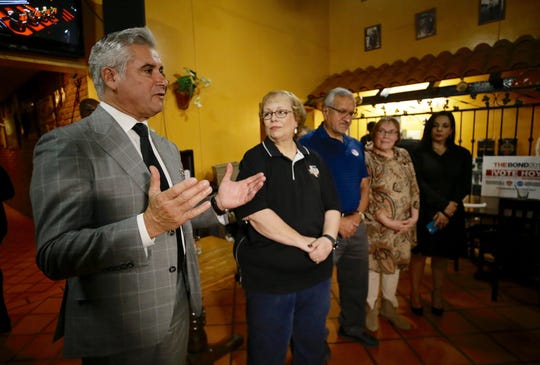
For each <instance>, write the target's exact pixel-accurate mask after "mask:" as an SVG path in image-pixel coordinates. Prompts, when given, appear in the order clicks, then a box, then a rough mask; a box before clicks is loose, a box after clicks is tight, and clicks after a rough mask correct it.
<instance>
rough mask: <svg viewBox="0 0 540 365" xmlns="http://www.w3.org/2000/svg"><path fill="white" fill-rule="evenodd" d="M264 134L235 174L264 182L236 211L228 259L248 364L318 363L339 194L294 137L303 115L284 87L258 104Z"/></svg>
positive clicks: (322, 349)
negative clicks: (259, 176)
mask: <svg viewBox="0 0 540 365" xmlns="http://www.w3.org/2000/svg"><path fill="white" fill-rule="evenodd" d="M259 117H260V120H261V122H262V123H263V124H264V127H265V131H266V135H267V137H266V138H265V140H264V141H263V142H262V143H261V144H259V145H257V146H255V147H253V148H252V149H250V150H249V151H247V152H246V154H245V155H244V158H243V159H242V161H241V163H240V172H239V175H238V179H242V178H243V177H244V176H251V175H253V174H254V173H256V172H264V174H265V176H266V183H265V186H263V188H262V189H261V190H260V191H259V192H258V193H257V195H256V196H255V198H254V199H253V200H252V201H250V202H249V203H247V204H246V205H244V206H242V207H239V208H237V209H236V216H237V217H238V218H240V219H242V221H243V223H242V226H243V227H242V228H243V229H242V230H243V231H244V232H245V239H244V240H241V241H240V243H239V244H238V245H237V248H236V252H235V256H236V259H237V262H238V266H239V270H240V273H241V281H242V285H243V287H244V290H245V294H246V303H247V306H246V318H247V325H248V351H247V353H248V361H247V363H248V364H250V365H257V364H280V365H282V364H284V363H285V358H286V354H287V349H288V346H289V344H292V348H293V356H294V358H295V359H294V362H295V363H298V364H324V363H325V357H326V355H327V353H326V346H325V340H326V316H327V314H328V310H329V307H330V281H331V276H332V249H333V247H334V246H335V244H336V237H337V233H338V228H339V221H340V206H339V199H338V196H337V193H336V190H335V187H334V183H333V180H332V177H331V175H330V173H329V172H328V170H327V169H326V166H325V165H324V163H323V162H322V160H321V159H320V158H319V157H318V155H316V154H314V153H313V152H311V151H310V150H308V149H307V148H305V147H302V146H300V145H298V144H297V143H296V142H295V140H294V138H293V137H294V135H295V129H296V128H298V127H300V126H301V125H302V124H303V122H304V120H305V117H306V111H305V109H304V107H303V105H302V103H301V101H300V100H299V99H298V98H297V97H296V96H295V95H294V94H292V93H290V92H288V91H272V92H270V93H268V94H267V95H265V96H264V98H263V99H262V102H261V104H260V110H259Z"/></svg>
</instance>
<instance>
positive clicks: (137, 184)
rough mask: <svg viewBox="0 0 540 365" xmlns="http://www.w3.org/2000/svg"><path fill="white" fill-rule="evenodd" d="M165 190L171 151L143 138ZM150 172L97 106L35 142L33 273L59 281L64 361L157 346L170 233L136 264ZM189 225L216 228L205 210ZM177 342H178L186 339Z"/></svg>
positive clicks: (173, 275)
mask: <svg viewBox="0 0 540 365" xmlns="http://www.w3.org/2000/svg"><path fill="white" fill-rule="evenodd" d="M151 138H152V140H153V142H154V145H155V146H156V148H157V149H158V151H159V153H160V155H161V157H162V159H163V162H164V164H165V165H166V167H167V170H168V171H169V174H170V176H171V179H172V181H173V183H177V182H179V181H181V180H182V179H183V176H182V174H181V168H182V165H181V160H180V154H179V151H178V148H177V147H176V146H175V145H174V144H173V143H171V142H169V141H168V140H166V139H165V138H162V137H160V136H158V135H157V134H155V133H153V132H151ZM149 181H150V173H149V171H148V169H147V167H146V165H145V164H144V162H143V160H142V158H141V157H140V155H139V154H138V153H137V151H136V149H135V148H134V146H133V144H132V142H131V141H130V139H129V137H128V136H127V135H126V134H125V133H124V131H123V130H122V129H121V128H120V126H119V125H118V123H117V122H115V121H114V119H113V118H112V117H111V116H110V115H109V114H108V113H107V112H106V111H105V110H104V109H103V108H101V107H98V109H96V110H95V111H94V113H92V114H91V115H90V116H89V117H87V118H85V119H82V120H81V121H78V122H76V123H74V124H71V125H69V126H65V127H62V128H57V129H55V130H53V131H51V132H49V133H47V134H45V135H44V136H43V137H42V138H41V139H40V140H39V141H38V143H37V145H36V147H35V151H34V168H33V174H32V181H31V186H30V197H31V201H32V208H33V214H34V220H35V225H36V244H37V264H38V266H39V268H40V269H41V270H42V271H43V272H44V273H45V275H47V276H48V277H49V278H51V279H53V280H60V279H67V283H66V291H65V293H64V300H63V303H62V309H61V312H60V317H59V320H58V328H57V334H59V335H61V334H64V336H65V340H64V355H65V356H68V357H85V356H107V355H110V354H113V353H118V352H125V351H129V350H131V349H134V348H140V347H147V346H152V345H154V344H157V343H160V342H161V340H162V339H163V337H164V335H165V334H166V332H167V330H168V328H169V324H170V323H171V317H172V313H173V307H174V303H175V299H176V298H177V295H185V294H183V293H178V290H177V279H178V273H179V270H178V267H177V243H176V236H175V232H174V231H171V232H169V233H165V234H162V235H160V236H159V237H157V238H156V243H155V245H154V246H151V247H150V248H148V255H146V253H145V251H144V248H143V245H142V242H141V239H140V235H139V231H138V228H137V220H136V216H137V214H139V213H141V212H143V211H144V210H145V209H146V206H147V201H148V197H147V191H148V186H149ZM193 223H194V224H195V223H206V224H205V225H209V224H216V223H217V219H216V217H215V214H213V213H212V212H211V211H207V212H205V213H204V214H203V215H201V216H200V217H198V218H197V219H196V220H194V221H193ZM182 228H183V232H184V238H185V242H186V261H187V272H188V282H189V290H190V294H191V295H190V305H191V308H192V311H194V312H196V313H200V312H201V307H202V305H201V291H200V280H199V270H198V264H197V256H196V253H195V250H194V241H193V233H192V225H191V222H188V223H186V224H184V225H183V227H182ZM186 335H187V334H186Z"/></svg>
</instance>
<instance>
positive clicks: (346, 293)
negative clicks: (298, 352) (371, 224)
mask: <svg viewBox="0 0 540 365" xmlns="http://www.w3.org/2000/svg"><path fill="white" fill-rule="evenodd" d="M368 254H369V249H368V241H367V232H366V225H365V224H364V223H361V224H360V226H359V227H358V229H357V230H356V233H355V234H354V235H353V236H352V237H350V238H347V239H340V244H339V246H338V247H337V248H336V250H335V251H334V263H335V264H336V267H337V280H338V286H339V303H340V307H341V312H340V314H339V324H340V325H341V327H342V328H343V329H344V330H345V332H346V333H347V334H351V335H354V334H361V333H363V332H364V330H365V327H366V298H367V293H368V283H369V256H368Z"/></svg>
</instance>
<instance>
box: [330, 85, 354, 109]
mask: <svg viewBox="0 0 540 365" xmlns="http://www.w3.org/2000/svg"><path fill="white" fill-rule="evenodd" d="M336 96H342V97H348V98H351V99H352V100H353V101H354V104H355V105H356V98H355V97H354V94H353V93H352V92H350V91H349V90H347V89H345V88H343V87H336V88H334V89H332V90H330V91H329V92H328V94H326V97H325V98H324V105H325V106H334V99H335V98H336Z"/></svg>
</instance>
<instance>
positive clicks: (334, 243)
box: [322, 233, 339, 250]
mask: <svg viewBox="0 0 540 365" xmlns="http://www.w3.org/2000/svg"><path fill="white" fill-rule="evenodd" d="M322 237H324V238H327V239H328V240H329V241H330V242H332V248H333V249H334V250H335V249H336V247H337V246H338V243H339V242H338V240H337V239H335V238H334V237H332V236H330V235H329V234H328V233H325V234H323V235H322Z"/></svg>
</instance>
